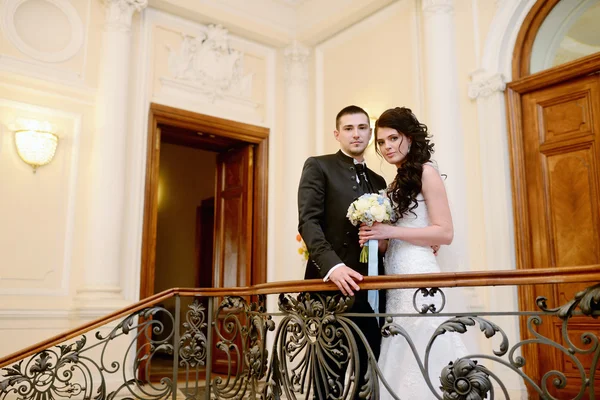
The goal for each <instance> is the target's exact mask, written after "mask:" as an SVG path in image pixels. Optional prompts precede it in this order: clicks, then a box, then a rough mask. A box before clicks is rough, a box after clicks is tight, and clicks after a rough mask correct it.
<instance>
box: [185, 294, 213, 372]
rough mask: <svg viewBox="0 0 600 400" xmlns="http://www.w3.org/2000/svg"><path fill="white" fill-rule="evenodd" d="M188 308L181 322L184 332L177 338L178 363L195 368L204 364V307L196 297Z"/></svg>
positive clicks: (205, 345)
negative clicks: (183, 320)
mask: <svg viewBox="0 0 600 400" xmlns="http://www.w3.org/2000/svg"><path fill="white" fill-rule="evenodd" d="M188 308H189V310H188V311H187V312H186V314H185V322H184V323H183V328H184V329H185V332H184V333H183V335H181V338H180V339H179V365H180V366H182V367H191V368H196V367H199V366H204V365H206V353H207V340H206V334H205V333H204V331H205V330H206V328H207V326H208V324H207V323H206V307H205V306H204V304H202V303H201V302H200V301H198V299H196V300H194V302H193V303H192V304H190V305H189V306H188Z"/></svg>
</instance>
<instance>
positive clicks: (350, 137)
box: [333, 113, 371, 156]
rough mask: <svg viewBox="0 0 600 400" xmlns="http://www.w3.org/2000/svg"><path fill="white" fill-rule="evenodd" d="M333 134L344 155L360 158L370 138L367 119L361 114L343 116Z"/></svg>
mask: <svg viewBox="0 0 600 400" xmlns="http://www.w3.org/2000/svg"><path fill="white" fill-rule="evenodd" d="M333 134H334V136H335V139H336V140H337V141H338V142H340V148H341V149H342V150H343V151H344V152H345V153H347V154H349V155H351V156H362V155H363V153H364V152H365V149H366V148H367V145H368V144H369V139H370V138H371V127H370V125H369V119H368V118H367V116H366V115H365V114H362V113H361V114H346V115H343V116H341V117H340V121H339V126H338V127H337V129H336V130H335V131H333Z"/></svg>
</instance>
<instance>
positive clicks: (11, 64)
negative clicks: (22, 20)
mask: <svg viewBox="0 0 600 400" xmlns="http://www.w3.org/2000/svg"><path fill="white" fill-rule="evenodd" d="M0 71H6V72H11V73H15V74H19V75H27V76H30V77H33V78H38V79H40V80H44V81H49V82H52V83H56V84H59V85H65V86H69V87H75V88H77V89H81V90H84V91H91V90H93V89H91V88H90V87H88V86H86V85H85V83H84V78H83V76H82V75H81V74H80V73H78V72H75V71H70V70H67V69H62V68H58V67H55V66H52V65H48V64H47V63H45V62H41V61H36V60H28V59H19V58H15V57H11V56H7V55H2V54H0Z"/></svg>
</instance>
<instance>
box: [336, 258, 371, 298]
mask: <svg viewBox="0 0 600 400" xmlns="http://www.w3.org/2000/svg"><path fill="white" fill-rule="evenodd" d="M329 280H330V281H331V282H333V283H335V286H337V287H338V289H340V291H341V292H342V293H343V294H344V296H354V292H353V291H352V289H354V290H355V291H357V292H358V291H359V290H360V287H359V286H358V284H357V283H356V281H359V282H360V281H362V280H363V276H362V275H361V274H359V273H358V272H356V271H355V270H353V269H352V268H350V267H348V266H346V265H341V266H339V267H338V268H336V269H335V271H333V272H332V273H331V275H329Z"/></svg>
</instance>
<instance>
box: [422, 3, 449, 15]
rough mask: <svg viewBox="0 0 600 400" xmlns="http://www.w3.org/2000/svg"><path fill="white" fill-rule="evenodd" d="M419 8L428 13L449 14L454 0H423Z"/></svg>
mask: <svg viewBox="0 0 600 400" xmlns="http://www.w3.org/2000/svg"><path fill="white" fill-rule="evenodd" d="M421 9H422V10H423V12H425V13H430V14H450V13H453V12H454V0H423V2H422V3H421Z"/></svg>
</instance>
